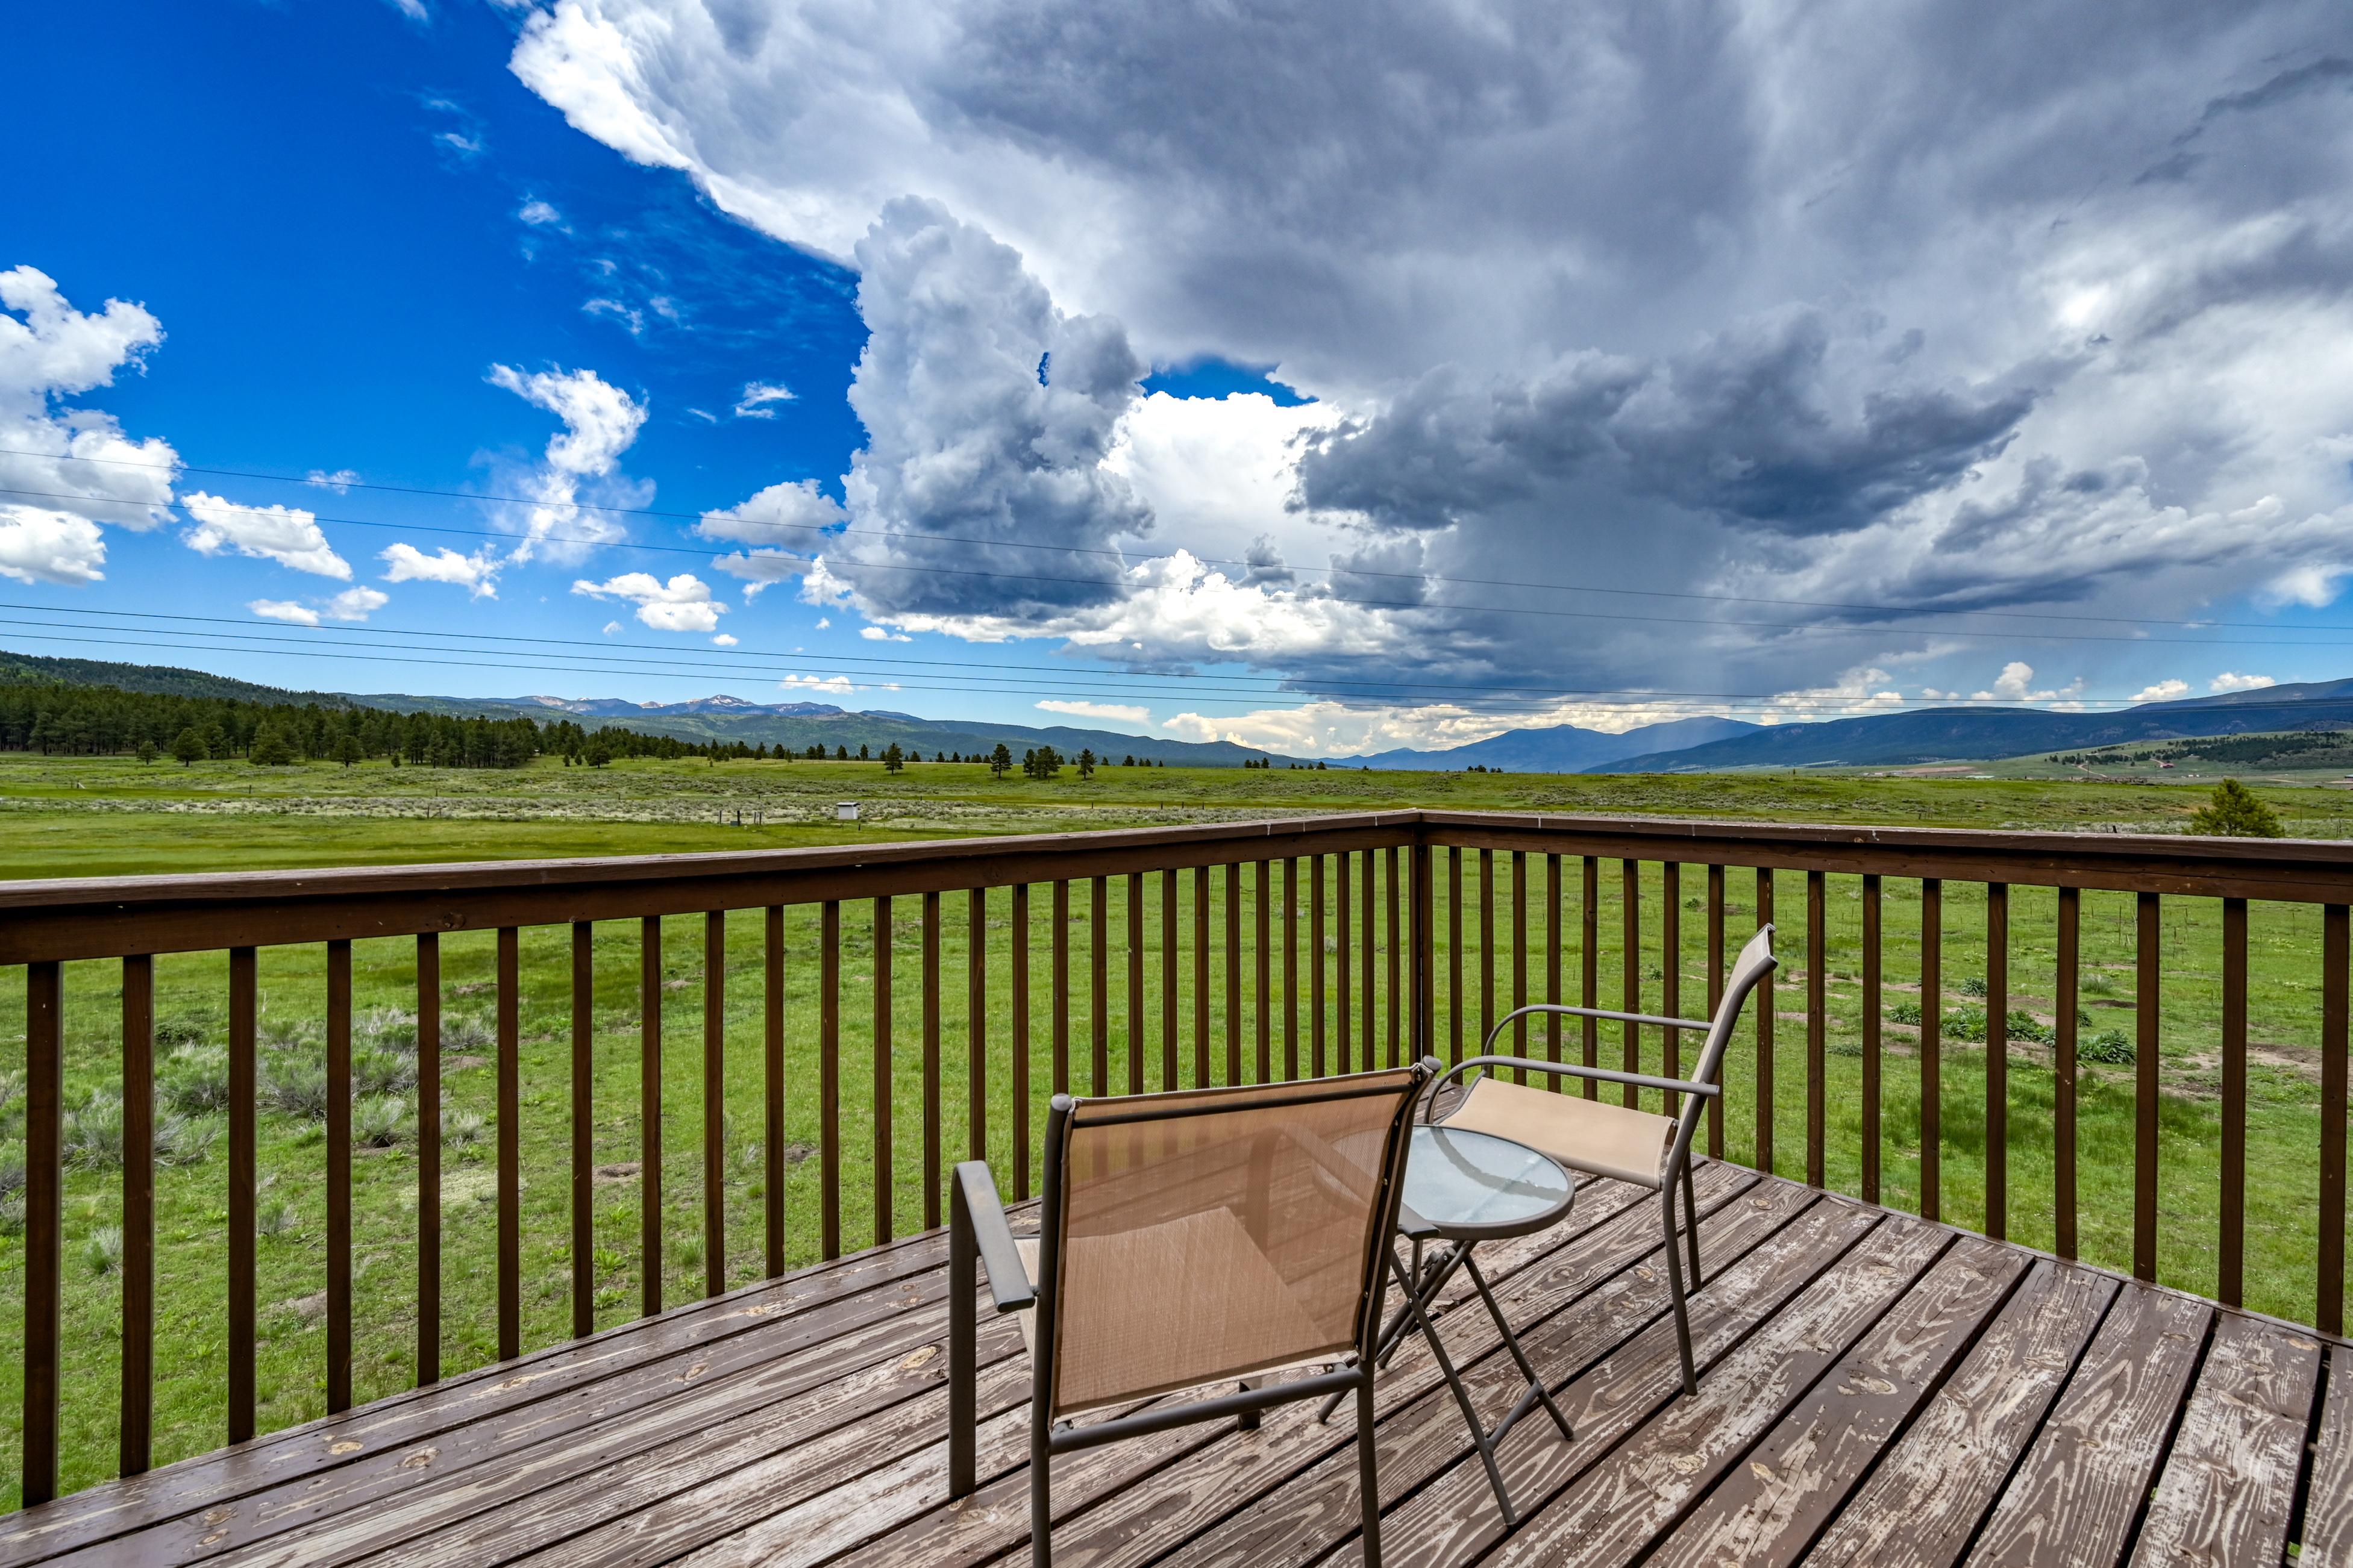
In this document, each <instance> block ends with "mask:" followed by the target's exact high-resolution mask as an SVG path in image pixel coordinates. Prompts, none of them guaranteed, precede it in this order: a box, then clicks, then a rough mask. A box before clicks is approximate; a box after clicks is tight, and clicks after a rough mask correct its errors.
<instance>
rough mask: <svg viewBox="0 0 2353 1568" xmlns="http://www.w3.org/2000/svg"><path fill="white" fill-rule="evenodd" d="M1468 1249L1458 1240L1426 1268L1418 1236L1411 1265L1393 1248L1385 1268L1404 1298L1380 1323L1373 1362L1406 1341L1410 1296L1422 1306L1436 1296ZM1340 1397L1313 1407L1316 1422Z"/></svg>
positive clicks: (1384, 1361) (1381, 1361)
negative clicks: (1318, 1406)
mask: <svg viewBox="0 0 2353 1568" xmlns="http://www.w3.org/2000/svg"><path fill="white" fill-rule="evenodd" d="M1469 1251H1470V1248H1468V1247H1464V1246H1462V1245H1461V1244H1460V1243H1458V1244H1456V1245H1455V1246H1453V1247H1450V1248H1449V1249H1448V1250H1446V1251H1445V1252H1443V1253H1440V1255H1439V1256H1438V1257H1437V1258H1434V1259H1432V1260H1431V1261H1430V1265H1429V1267H1428V1268H1424V1267H1423V1265H1422V1257H1421V1243H1420V1242H1419V1240H1417V1241H1415V1242H1414V1243H1413V1263H1412V1265H1411V1266H1410V1267H1405V1266H1401V1265H1399V1264H1398V1260H1397V1254H1395V1253H1394V1252H1392V1253H1391V1254H1390V1255H1389V1259H1388V1272H1389V1273H1390V1274H1391V1275H1394V1276H1395V1277H1396V1279H1397V1282H1398V1287H1399V1289H1402V1290H1403V1291H1404V1293H1405V1295H1406V1298H1407V1300H1403V1301H1400V1302H1399V1303H1398V1308H1397V1310H1395V1311H1394V1312H1391V1313H1390V1314H1389V1321H1388V1322H1386V1323H1384V1324H1382V1325H1381V1335H1380V1338H1379V1339H1377V1340H1376V1341H1375V1342H1374V1344H1373V1364H1374V1365H1375V1366H1376V1367H1387V1366H1388V1364H1389V1362H1390V1360H1391V1358H1393V1357H1394V1356H1395V1355H1396V1354H1397V1352H1398V1346H1399V1345H1401V1344H1403V1343H1404V1342H1405V1336H1406V1335H1407V1334H1408V1333H1409V1332H1410V1331H1412V1330H1413V1328H1414V1326H1415V1325H1414V1315H1413V1306H1412V1300H1413V1299H1414V1298H1416V1297H1419V1299H1420V1300H1421V1303H1422V1304H1423V1305H1424V1306H1425V1307H1426V1306H1428V1305H1429V1304H1430V1302H1432V1301H1434V1300H1437V1299H1438V1293H1439V1291H1440V1290H1442V1289H1445V1288H1446V1282H1447V1280H1449V1279H1452V1278H1453V1277H1454V1269H1455V1267H1456V1265H1458V1264H1460V1263H1461V1261H1462V1259H1463V1258H1464V1257H1465V1256H1466V1255H1467V1254H1468V1253H1469ZM1416 1281H1419V1283H1416ZM1342 1397H1343V1395H1341V1394H1334V1395H1332V1396H1331V1397H1330V1398H1329V1399H1326V1400H1325V1401H1324V1405H1323V1407H1322V1408H1321V1409H1319V1410H1317V1411H1316V1413H1315V1419H1316V1420H1317V1421H1318V1422H1324V1421H1329V1420H1331V1419H1332V1413H1333V1412H1334V1411H1335V1410H1337V1409H1338V1408H1339V1407H1340V1401H1341V1399H1342Z"/></svg>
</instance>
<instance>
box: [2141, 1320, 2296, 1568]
mask: <svg viewBox="0 0 2353 1568" xmlns="http://www.w3.org/2000/svg"><path fill="white" fill-rule="evenodd" d="M2319 1381H2320V1342H2319V1341H2318V1340H2316V1339H2311V1338H2308V1337H2306V1335H2303V1334H2300V1333H2296V1332H2295V1331H2293V1330H2289V1329H2283V1328H2281V1327H2279V1326H2278V1325H2277V1324H2275V1323H2266V1322H2262V1321H2258V1320H2256V1319H2253V1318H2243V1317H2241V1316H2239V1315H2238V1314H2237V1313H2235V1312H2232V1313H2226V1314H2224V1315H2223V1316H2222V1317H2221V1318H2220V1319H2218V1320H2217V1321H2216V1322H2215V1324H2214V1337H2213V1340H2212V1342H2211V1343H2210V1344H2209V1345H2208V1346H2207V1349H2206V1364H2205V1365H2204V1366H2203V1367H2201V1368H2200V1370H2199V1373H2198V1386H2197V1387H2196V1388H2194V1389H2192V1390H2191V1391H2190V1394H2189V1406H2188V1407H2187V1408H2186V1409H2184V1410H2183V1411H2182V1413H2181V1428H2180V1430H2179V1432H2178V1433H2176V1434H2175V1436H2174V1439H2173V1452H2172V1453H2171V1454H2170V1455H2168V1457H2167V1458H2166V1462H2165V1474H2164V1476H2163V1477H2162V1478H2161V1479H2159V1480H2158V1485H2157V1495H2156V1496H2155V1497H2154V1498H2151V1499H2150V1500H2149V1504H2148V1513H2147V1517H2146V1518H2145V1519H2143V1520H2142V1521H2141V1527H2140V1539H2139V1540H2137V1541H2136V1542H2134V1543H2133V1555H2132V1560H2133V1562H2134V1563H2135V1564H2136V1568H2139V1565H2144V1564H2145V1565H2147V1568H2157V1565H2158V1564H2172V1563H2182V1564H2189V1563H2199V1564H2204V1563H2246V1564H2249V1565H2250V1568H2252V1565H2253V1564H2256V1563H2262V1564H2264V1565H2265V1568H2269V1565H2270V1564H2273V1563H2278V1562H2279V1561H2280V1560H2281V1559H2282V1557H2283V1556H2284V1553H2285V1552H2286V1549H2287V1521H2288V1513H2289V1510H2291V1509H2293V1508H2294V1507H2295V1480H2296V1470H2297V1468H2298V1466H2299V1464H2300V1462H2301V1461H2302V1459H2303V1457H2304V1456H2303V1449H2304V1434H2305V1427H2306V1422H2307V1420H2308V1419H2309V1417H2310V1415H2311V1412H2312V1396H2313V1391H2314V1389H2315V1387H2316V1385H2317V1384H2318V1383H2319Z"/></svg>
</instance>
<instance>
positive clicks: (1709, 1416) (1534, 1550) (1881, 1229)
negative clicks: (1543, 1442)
mask: <svg viewBox="0 0 2353 1568" xmlns="http://www.w3.org/2000/svg"><path fill="white" fill-rule="evenodd" d="M1951 1240H1952V1237H1951V1235H1950V1234H1949V1233H1947V1232H1946V1231H1943V1230H1941V1229H1939V1228H1937V1227H1936V1226H1930V1225H1926V1224H1923V1223H1922V1222H1920V1221H1918V1220H1915V1219H1910V1218H1907V1217H1905V1216H1903V1215H1896V1216H1894V1217H1892V1218H1890V1219H1888V1220H1887V1221H1886V1222H1885V1223H1883V1224H1882V1225H1880V1226H1878V1227H1877V1228H1876V1229H1874V1230H1873V1232H1872V1233H1871V1234H1870V1235H1869V1236H1867V1237H1863V1238H1862V1240H1861V1241H1859V1242H1857V1243H1856V1244H1855V1245H1854V1247H1852V1249H1850V1250H1849V1251H1848V1253H1847V1254H1846V1256H1845V1257H1843V1258H1840V1259H1839V1261H1838V1262H1837V1263H1836V1264H1835V1265H1833V1266H1832V1267H1831V1269H1830V1270H1829V1271H1828V1272H1827V1273H1825V1274H1823V1275H1822V1276H1821V1277H1820V1279H1816V1280H1815V1281H1814V1282H1813V1283H1812V1284H1811V1285H1809V1286H1807V1287H1806V1289H1804V1290H1802V1291H1800V1292H1799V1294H1798V1296H1797V1298H1796V1300H1792V1301H1791V1302H1790V1303H1789V1304H1788V1307H1786V1308H1785V1309H1783V1310H1781V1311H1779V1312H1777V1313H1775V1314H1774V1315H1773V1317H1772V1318H1771V1319H1770V1320H1768V1321H1767V1322H1766V1323H1764V1324H1763V1325H1762V1326H1761V1327H1759V1328H1758V1329H1757V1331H1756V1332H1755V1333H1754V1334H1751V1335H1750V1336H1749V1337H1748V1338H1747V1339H1746V1341H1744V1342H1742V1343H1741V1345H1740V1347H1739V1348H1738V1349H1737V1350H1736V1351H1734V1352H1732V1353H1731V1354H1730V1355H1727V1356H1725V1358H1724V1359H1723V1360H1722V1361H1721V1362H1718V1363H1716V1364H1715V1366H1713V1367H1711V1368H1709V1369H1708V1381H1707V1382H1706V1383H1704V1384H1702V1385H1701V1386H1700V1391H1699V1394H1698V1395H1697V1396H1696V1397H1693V1398H1684V1399H1678V1400H1676V1401H1675V1402H1674V1403H1672V1404H1671V1405H1668V1406H1667V1407H1666V1408H1665V1409H1664V1410H1662V1411H1661V1412H1660V1413H1659V1414H1658V1415H1655V1416H1653V1417H1652V1418H1651V1420H1650V1421H1649V1422H1647V1423H1645V1424H1644V1426H1642V1428H1641V1430H1640V1431H1639V1432H1637V1433H1635V1434H1634V1435H1633V1436H1631V1437H1630V1438H1629V1439H1628V1440H1627V1441H1625V1442H1624V1443H1622V1444H1620V1445H1619V1447H1618V1449H1617V1451H1616V1452H1615V1453H1613V1454H1611V1455H1610V1456H1609V1458H1607V1459H1604V1460H1603V1461H1602V1462H1601V1463H1600V1464H1599V1465H1596V1466H1594V1467H1593V1468H1591V1469H1589V1470H1588V1471H1587V1472H1586V1473H1585V1475H1584V1476H1583V1477H1581V1478H1580V1479H1578V1480H1577V1483H1576V1484H1575V1485H1574V1486H1572V1487H1570V1488H1569V1489H1567V1491H1566V1492H1564V1493H1562V1494H1561V1496H1560V1497H1559V1498H1558V1499H1557V1500H1555V1501H1554V1503H1553V1504H1552V1506H1551V1507H1549V1508H1547V1509H1546V1510H1544V1512H1543V1513H1542V1514H1541V1515H1540V1516H1539V1517H1538V1518H1536V1519H1535V1520H1534V1521H1530V1522H1529V1523H1528V1524H1527V1525H1526V1526H1525V1527H1524V1528H1523V1529H1521V1530H1520V1531H1517V1532H1516V1533H1514V1535H1513V1537H1512V1538H1511V1539H1510V1540H1509V1541H1506V1542H1504V1547H1503V1550H1502V1551H1500V1552H1497V1553H1496V1554H1495V1555H1494V1556H1493V1557H1492V1558H1490V1559H1488V1561H1490V1562H1491V1563H1495V1564H1497V1565H1498V1568H1512V1565H1515V1564H1528V1563H1559V1562H1564V1561H1571V1562H1576V1563H1590V1564H1596V1565H1600V1564H1620V1563H1630V1562H1631V1561H1633V1560H1634V1558H1635V1557H1636V1556H1638V1555H1640V1554H1641V1552H1644V1551H1647V1550H1648V1549H1649V1547H1650V1545H1651V1542H1654V1541H1656V1540H1658V1539H1659V1538H1661V1537H1662V1536H1664V1535H1665V1534H1667V1533H1668V1531H1670V1530H1671V1529H1672V1527H1673V1525H1674V1523H1675V1521H1677V1520H1678V1519H1680V1518H1681V1517H1682V1516H1683V1513H1684V1512H1685V1510H1688V1509H1689V1508H1690V1506H1691V1504H1692V1501H1693V1500H1694V1499H1695V1498H1697V1497H1698V1496H1699V1495H1700V1494H1701V1493H1702V1492H1704V1490H1705V1489H1707V1488H1708V1487H1710V1486H1712V1485H1714V1484H1715V1480H1716V1479H1717V1478H1719V1477H1720V1476H1722V1475H1723V1474H1724V1472H1725V1469H1726V1468H1728V1467H1729V1466H1731V1465H1732V1464H1733V1463H1734V1461H1736V1459H1738V1458H1739V1457H1740V1456H1741V1454H1743V1453H1744V1452H1746V1449H1747V1447H1748V1446H1749V1444H1750V1443H1751V1442H1752V1441H1753V1440H1754V1439H1755V1438H1756V1437H1757V1436H1758V1435H1759V1434H1760V1433H1762V1432H1764V1431H1766V1430H1767V1428H1769V1427H1770V1426H1772V1424H1773V1422H1774V1419H1775V1418H1776V1417H1777V1416H1778V1415H1780V1414H1781V1413H1782V1412H1784V1411H1786V1410H1787V1409H1788V1408H1789V1406H1790V1405H1793V1404H1795V1403H1796V1402H1797V1400H1798V1399H1799V1397H1800V1396H1801V1395H1802V1394H1804V1393H1805V1392H1806V1390H1807V1389H1808V1388H1809V1387H1810V1386H1811V1385H1812V1384H1813V1381H1814V1379H1815V1378H1817V1377H1819V1376H1820V1374H1821V1373H1824V1372H1826V1371H1828V1370H1829V1369H1830V1367H1831V1365H1832V1364H1833V1363H1835V1362H1836V1361H1837V1360H1838V1358H1839V1356H1840V1355H1841V1353H1842V1352H1844V1351H1845V1350H1846V1348H1847V1347H1848V1346H1850V1345H1852V1343H1853V1342H1855V1341H1856V1340H1858V1339H1860V1338H1861V1337H1862V1335H1863V1334H1864V1333H1865V1332H1866V1331H1868V1330H1869V1329H1870V1328H1871V1326H1872V1324H1873V1322H1875V1321H1877V1320H1878V1319H1879V1318H1880V1316H1881V1315H1882V1314H1883V1313H1884V1312H1885V1311H1886V1310H1888V1309H1889V1308H1890V1307H1892V1306H1893V1305H1894V1303H1895V1301H1896V1300H1897V1299H1898V1298H1899V1297H1900V1296H1902V1295H1903V1294H1904V1292H1905V1291H1906V1290H1907V1289H1910V1288H1911V1286H1912V1284H1913V1282H1914V1281H1915V1280H1916V1279H1918V1278H1919V1277H1920V1275H1921V1273H1922V1271H1924V1270H1925V1269H1926V1268H1928V1266H1929V1265H1930V1264H1931V1263H1933V1262H1935V1261H1936V1257H1937V1255H1938V1254H1939V1253H1941V1252H1943V1251H1944V1249H1945V1247H1947V1245H1948V1244H1949V1243H1950V1242H1951Z"/></svg>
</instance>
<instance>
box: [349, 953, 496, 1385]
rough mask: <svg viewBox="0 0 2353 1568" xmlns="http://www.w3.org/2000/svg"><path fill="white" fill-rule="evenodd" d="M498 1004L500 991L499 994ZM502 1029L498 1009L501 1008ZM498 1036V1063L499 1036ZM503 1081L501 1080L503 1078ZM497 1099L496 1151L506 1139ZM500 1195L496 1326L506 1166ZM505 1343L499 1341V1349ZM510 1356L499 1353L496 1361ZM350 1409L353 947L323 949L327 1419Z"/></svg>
mask: <svg viewBox="0 0 2353 1568" xmlns="http://www.w3.org/2000/svg"><path fill="white" fill-rule="evenodd" d="M501 1003H503V989H502V991H501ZM503 1013H504V1009H503V1005H502V1006H501V1023H503V1021H504V1019H503ZM504 1033H505V1031H504V1030H503V1029H501V1058H503V1057H504V1055H505V1052H504V1048H503V1036H504ZM502 1076H503V1075H502ZM505 1098H506V1097H505V1096H504V1095H503V1094H501V1096H500V1102H501V1103H500V1107H499V1109H500V1110H501V1113H502V1114H501V1119H500V1123H499V1132H500V1139H501V1152H503V1150H504V1140H505V1134H506V1121H505V1118H504V1115H503V1112H504V1111H505V1110H506V1106H505ZM500 1175H501V1178H502V1179H501V1184H500V1193H499V1200H500V1201H499V1211H500V1212H499V1237H500V1242H501V1246H500V1248H499V1264H500V1268H499V1276H500V1306H501V1314H500V1318H501V1324H503V1322H504V1321H505V1313H504V1310H503V1309H504V1306H505V1293H506V1281H507V1278H508V1275H507V1268H506V1265H507V1262H508V1258H507V1252H506V1247H505V1245H504V1243H505V1239H506V1231H507V1219H506V1214H507V1208H506V1191H505V1183H504V1181H503V1177H504V1175H505V1162H504V1160H501V1162H500ZM504 1342H505V1337H504V1335H503V1334H501V1345H503V1344H504ZM510 1353H512V1352H504V1351H501V1360H503V1359H505V1357H506V1355H507V1354H510ZM351 1406H352V944H351V943H350V942H346V941H343V940H342V939H340V938H338V939H336V940H335V941H332V942H328V943H327V1414H328V1415H334V1414H336V1413H337V1412H339V1411H343V1410H348V1409H350V1408H351Z"/></svg>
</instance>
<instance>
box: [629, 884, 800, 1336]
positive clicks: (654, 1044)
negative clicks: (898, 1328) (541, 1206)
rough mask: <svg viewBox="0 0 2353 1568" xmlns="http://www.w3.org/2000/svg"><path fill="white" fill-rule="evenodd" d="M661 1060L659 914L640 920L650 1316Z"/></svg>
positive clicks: (643, 1244)
mask: <svg viewBox="0 0 2353 1568" xmlns="http://www.w3.org/2000/svg"><path fill="white" fill-rule="evenodd" d="M838 925H839V920H838V917H837V921H836V926H837V929H838ZM828 951H830V944H828ZM661 1063H662V927H661V916H659V915H647V916H644V917H643V918H642V919H640V920H639V921H638V1253H639V1255H640V1259H641V1261H640V1265H639V1266H640V1268H642V1270H643V1277H642V1278H641V1279H639V1280H638V1310H640V1311H642V1312H643V1313H644V1315H645V1316H647V1317H649V1318H650V1317H652V1316H653V1315H654V1314H655V1313H657V1312H659V1311H660V1310H661V1304H662V1272H661V1271H662V1213H661V1186H662V1183H661V1158H662V1125H661V1117H662V1081H661ZM830 1125H831V1121H830V1119H829V1118H828V1126H830ZM828 1186H830V1184H829V1183H828ZM826 1256H828V1258H829V1257H831V1256H832V1253H830V1252H828V1254H827V1255H826Z"/></svg>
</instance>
